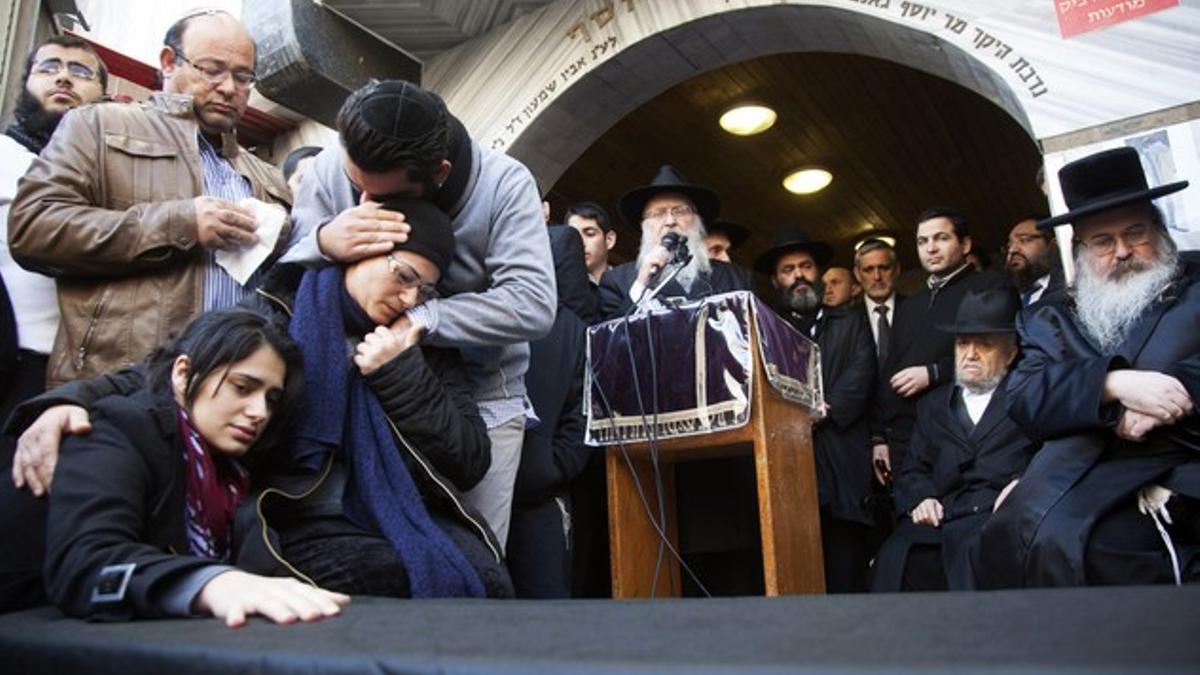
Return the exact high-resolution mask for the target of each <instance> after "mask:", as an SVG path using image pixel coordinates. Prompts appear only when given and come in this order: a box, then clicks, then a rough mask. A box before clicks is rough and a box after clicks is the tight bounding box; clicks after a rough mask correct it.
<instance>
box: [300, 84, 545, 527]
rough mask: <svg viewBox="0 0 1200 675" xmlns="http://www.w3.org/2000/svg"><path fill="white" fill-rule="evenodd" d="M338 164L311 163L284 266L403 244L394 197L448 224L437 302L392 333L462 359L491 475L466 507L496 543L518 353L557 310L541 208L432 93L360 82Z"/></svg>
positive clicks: (516, 437) (519, 429)
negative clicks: (422, 204)
mask: <svg viewBox="0 0 1200 675" xmlns="http://www.w3.org/2000/svg"><path fill="white" fill-rule="evenodd" d="M337 127H338V136H339V138H340V140H341V146H342V147H341V149H340V151H339V152H323V153H321V154H320V155H317V158H316V159H315V160H314V162H313V165H312V169H311V171H310V174H309V176H308V177H306V179H305V181H304V183H303V184H302V185H301V186H300V192H299V193H298V194H297V195H296V206H295V209H293V211H292V219H293V221H294V223H295V233H294V239H295V241H294V242H293V246H292V249H291V250H290V251H289V252H288V254H287V256H285V260H287V261H290V262H303V263H306V264H315V263H320V262H322V261H325V260H327V259H332V260H335V261H338V262H343V263H349V262H354V261H357V260H361V259H363V258H365V257H370V256H372V255H377V254H379V253H380V252H386V251H387V250H389V249H390V248H391V247H392V245H393V243H394V242H403V241H405V239H406V238H407V236H408V231H409V224H408V223H407V222H405V219H404V216H403V214H397V213H393V212H390V211H388V210H387V209H384V208H383V207H382V203H383V202H385V201H387V200H389V199H391V198H397V197H407V198H416V199H424V200H427V201H431V202H433V203H434V204H435V205H436V206H437V207H438V208H439V209H441V210H442V211H443V212H445V213H446V214H447V215H449V216H450V218H451V225H452V226H453V228H454V237H455V249H454V261H453V264H451V265H450V267H449V268H447V269H446V273H445V274H444V275H443V276H442V279H441V282H440V283H439V284H438V291H439V293H440V295H441V297H440V298H439V299H435V300H432V301H430V302H427V303H425V304H424V305H422V306H421V307H420V308H418V310H417V311H413V312H407V313H405V314H404V315H403V316H401V317H400V318H399V319H398V320H397V323H396V325H394V326H392V327H391V328H392V329H393V330H395V331H397V332H399V333H403V332H404V331H405V330H407V328H408V327H409V326H411V325H417V326H421V327H422V328H424V337H423V338H422V340H423V342H424V343H427V344H431V345H435V346H439V347H454V348H457V349H460V350H461V351H462V353H463V356H464V358H465V361H466V364H467V370H468V376H469V377H470V379H471V384H472V389H473V393H474V396H475V401H476V403H478V404H479V409H480V413H481V414H482V415H483V419H484V421H485V422H486V423H487V426H488V436H489V438H490V439H491V443H492V466H491V469H489V471H488V475H487V476H485V477H484V479H483V481H482V482H481V483H480V484H479V486H478V487H476V488H475V489H474V490H471V491H470V492H468V493H467V494H466V498H467V501H468V502H469V503H471V504H472V505H473V506H475V507H476V508H478V509H479V510H480V511H482V512H483V514H484V516H485V517H486V518H487V520H488V524H489V525H491V527H492V529H493V530H494V531H495V533H496V536H497V538H499V539H500V541H501V543H503V542H504V541H505V540H506V539H507V535H508V523H509V518H510V513H511V508H512V496H513V484H514V481H515V479H516V474H517V467H518V465H519V463H520V459H521V439H522V438H523V436H524V431H525V422H526V417H527V411H528V410H529V408H528V403H527V399H526V397H525V372H526V370H528V367H529V344H528V343H529V341H531V340H537V339H539V338H541V337H542V336H544V335H545V334H546V333H547V332H548V331H549V330H550V327H551V325H552V324H553V323H554V314H555V309H556V306H557V298H556V296H555V286H554V262H553V260H552V259H551V257H550V242H549V238H548V237H547V235H546V226H545V220H544V217H543V215H542V201H541V198H540V197H539V196H538V190H537V184H536V183H535V182H534V180H533V176H532V175H531V174H530V173H529V170H528V169H527V168H525V166H524V165H522V164H521V163H520V162H518V161H517V160H515V159H513V158H511V157H509V156H508V155H506V154H504V153H502V152H495V151H493V150H490V149H487V148H483V147H480V145H479V144H478V143H476V142H475V141H474V140H473V139H472V138H471V137H470V135H469V134H468V133H467V130H466V127H464V126H463V124H462V122H460V121H459V120H458V119H457V118H456V117H454V115H452V114H451V113H450V111H449V110H447V108H446V104H445V102H444V101H442V99H441V98H440V97H439V96H438V95H437V94H435V93H433V92H431V91H428V90H425V89H422V88H421V87H419V86H417V85H415V84H412V83H411V82H403V81H398V80H385V81H382V82H370V83H368V84H367V85H365V86H363V87H362V88H360V89H359V90H358V91H355V92H354V93H352V94H351V95H350V96H349V97H348V98H347V99H346V101H345V103H343V104H342V108H341V110H340V111H339V112H338V119H337Z"/></svg>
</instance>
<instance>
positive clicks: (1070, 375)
mask: <svg viewBox="0 0 1200 675" xmlns="http://www.w3.org/2000/svg"><path fill="white" fill-rule="evenodd" d="M1059 180H1060V182H1061V184H1062V189H1063V196H1064V198H1065V201H1066V204H1067V207H1068V209H1069V212H1068V213H1065V214H1063V215H1061V216H1057V217H1055V218H1050V219H1048V220H1045V221H1042V222H1041V223H1039V227H1042V228H1048V227H1051V226H1054V225H1058V224H1061V223H1065V222H1070V223H1072V225H1073V226H1074V230H1075V237H1076V239H1075V263H1076V265H1075V266H1076V274H1077V278H1076V280H1075V288H1074V291H1073V294H1072V296H1071V298H1070V300H1069V301H1068V302H1065V303H1061V304H1047V303H1041V304H1039V305H1038V306H1036V307H1034V308H1031V309H1030V310H1027V311H1026V312H1025V313H1024V314H1022V316H1021V320H1020V321H1019V322H1018V329H1019V330H1020V334H1021V349H1022V353H1023V358H1022V360H1021V363H1020V365H1019V366H1018V368H1017V370H1016V372H1015V373H1014V374H1013V376H1012V377H1011V379H1010V382H1009V387H1008V389H1009V391H1008V408H1009V414H1010V415H1011V416H1012V417H1013V419H1015V420H1016V421H1017V423H1018V424H1020V425H1021V426H1022V427H1024V428H1025V430H1026V432H1027V433H1029V434H1031V435H1035V436H1038V437H1041V438H1044V439H1047V440H1046V443H1045V445H1044V446H1043V448H1042V450H1041V451H1040V452H1039V453H1038V454H1037V456H1036V457H1035V458H1034V460H1033V462H1032V463H1031V464H1030V465H1029V467H1028V469H1027V470H1026V472H1025V474H1024V477H1023V478H1022V479H1021V481H1020V482H1019V483H1018V484H1017V486H1016V488H1015V489H1013V491H1012V492H1011V494H1010V495H1009V496H1008V498H1007V500H1006V501H1005V502H1004V503H1003V505H1002V506H1001V507H1000V509H999V510H998V511H997V512H996V514H995V516H994V517H993V518H992V520H991V521H989V523H988V524H987V525H986V526H985V527H984V530H983V533H982V536H981V549H980V583H981V585H984V586H987V587H1000V586H1070V585H1083V584H1138V583H1170V582H1176V583H1178V582H1181V581H1194V580H1196V579H1197V578H1200V555H1197V551H1198V550H1200V416H1197V414H1196V401H1197V400H1200V330H1197V327H1200V265H1197V264H1196V263H1195V261H1194V259H1192V260H1188V259H1184V258H1182V257H1181V256H1180V254H1179V253H1178V250H1177V248H1176V246H1175V244H1174V242H1172V240H1171V238H1170V235H1169V234H1168V232H1167V228H1166V224H1165V222H1164V218H1163V216H1162V214H1161V212H1160V211H1158V209H1157V208H1155V206H1154V205H1153V204H1152V203H1151V201H1150V200H1152V199H1154V198H1156V197H1160V196H1163V195H1165V194H1168V193H1171V192H1175V191H1177V190H1181V189H1183V188H1184V187H1187V183H1186V182H1179V183H1173V184H1170V185H1163V186H1159V187H1156V188H1149V187H1148V186H1147V183H1146V177H1145V174H1144V173H1143V171H1142V166H1141V163H1140V160H1139V158H1138V154H1137V151H1136V150H1134V149H1132V148H1118V149H1115V150H1109V151H1105V152H1101V153H1097V154H1095V155H1091V156H1088V157H1085V158H1083V159H1080V160H1077V161H1075V162H1071V163H1069V164H1067V165H1066V166H1064V167H1063V169H1062V170H1061V171H1060V172H1059Z"/></svg>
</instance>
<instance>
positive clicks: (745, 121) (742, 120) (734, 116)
mask: <svg viewBox="0 0 1200 675" xmlns="http://www.w3.org/2000/svg"><path fill="white" fill-rule="evenodd" d="M775 118H776V115H775V111H774V110H772V109H771V108H769V107H767V106H765V105H763V104H761V103H740V104H738V105H736V106H734V107H732V108H730V109H729V110H726V111H725V112H724V113H722V114H721V119H720V120H718V123H719V124H720V125H721V128H722V129H724V130H725V131H728V132H729V133H731V134H733V135H735V136H753V135H754V134H761V133H762V132H764V131H766V130H767V129H770V128H771V126H772V125H773V124H775Z"/></svg>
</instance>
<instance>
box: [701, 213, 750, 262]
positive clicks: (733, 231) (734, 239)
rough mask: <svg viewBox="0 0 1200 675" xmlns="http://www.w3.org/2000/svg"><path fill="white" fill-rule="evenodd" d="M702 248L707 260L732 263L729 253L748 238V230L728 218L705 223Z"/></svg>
mask: <svg viewBox="0 0 1200 675" xmlns="http://www.w3.org/2000/svg"><path fill="white" fill-rule="evenodd" d="M705 230H707V233H706V235H707V236H705V237H704V249H705V250H706V251H708V259H709V260H721V261H723V262H727V263H732V262H733V259H732V258H731V257H730V254H731V253H733V250H734V249H736V248H737V247H739V246H741V245H742V244H744V243H746V240H747V239H749V238H750V230H748V229H746V227H745V226H744V225H739V224H737V223H735V222H732V221H729V220H717V221H715V222H712V223H707V224H706V225H705Z"/></svg>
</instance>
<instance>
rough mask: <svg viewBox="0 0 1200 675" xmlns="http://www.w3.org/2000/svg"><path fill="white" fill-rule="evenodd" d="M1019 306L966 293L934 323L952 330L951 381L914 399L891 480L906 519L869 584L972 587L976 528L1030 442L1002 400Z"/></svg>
mask: <svg viewBox="0 0 1200 675" xmlns="http://www.w3.org/2000/svg"><path fill="white" fill-rule="evenodd" d="M1020 309H1021V305H1020V303H1019V301H1018V300H1017V298H1016V296H1015V294H1014V293H1013V292H1012V291H1011V290H1008V289H996V290H986V291H980V292H971V293H968V294H967V295H966V297H964V298H963V301H962V303H961V304H960V305H959V307H958V315H957V317H956V318H955V321H954V322H953V323H950V324H949V325H939V326H938V328H939V329H940V330H942V331H944V332H946V333H947V334H950V335H953V336H954V366H955V381H954V382H953V383H946V384H943V385H941V386H940V387H938V388H936V389H934V390H933V391H931V392H930V393H929V394H928V395H927V396H925V397H923V398H922V399H921V402H920V403H919V404H917V426H916V429H915V431H914V433H913V439H912V445H911V447H910V450H909V453H910V454H909V457H910V461H909V462H908V463H907V464H906V465H905V466H904V468H903V469H902V470H900V471H899V472H898V473H897V474H896V478H895V483H894V503H895V507H896V511H897V513H899V514H902V515H904V516H906V517H904V518H903V519H902V520H901V522H900V523H899V524H898V525H897V526H896V529H895V530H893V531H892V534H891V536H890V537H888V539H887V541H885V542H884V544H883V546H882V548H880V550H879V555H878V556H877V557H876V559H875V567H874V570H873V577H874V578H873V581H872V590H874V591H901V590H903V591H933V590H946V589H947V588H949V589H951V590H965V589H969V588H973V587H974V574H973V571H972V566H971V556H972V554H973V552H974V551H975V550H976V547H977V543H978V535H979V528H980V527H981V526H982V525H983V523H984V522H985V521H986V520H987V518H988V516H990V515H991V513H992V507H993V505H994V504H995V502H996V499H997V498H998V497H999V495H1000V494H1001V492H1002V491H1003V490H1004V488H1005V487H1006V486H1008V485H1009V484H1010V483H1012V481H1014V480H1015V479H1016V478H1017V477H1018V476H1019V475H1020V474H1021V472H1022V471H1023V470H1024V469H1025V466H1026V465H1027V464H1028V463H1029V460H1030V458H1031V457H1032V456H1033V453H1034V451H1035V450H1036V449H1037V443H1035V442H1034V441H1032V440H1030V438H1029V437H1028V436H1026V435H1025V433H1024V432H1023V431H1021V428H1020V427H1018V426H1017V425H1016V423H1015V422H1013V421H1012V420H1011V419H1010V418H1009V417H1008V412H1007V410H1006V406H1005V402H1006V401H1005V389H1004V385H1005V378H1006V377H1007V376H1008V372H1009V369H1010V368H1011V367H1012V365H1013V362H1014V361H1015V359H1016V358H1017V334H1016V326H1015V324H1014V317H1015V316H1016V314H1017V312H1019V311H1020Z"/></svg>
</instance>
